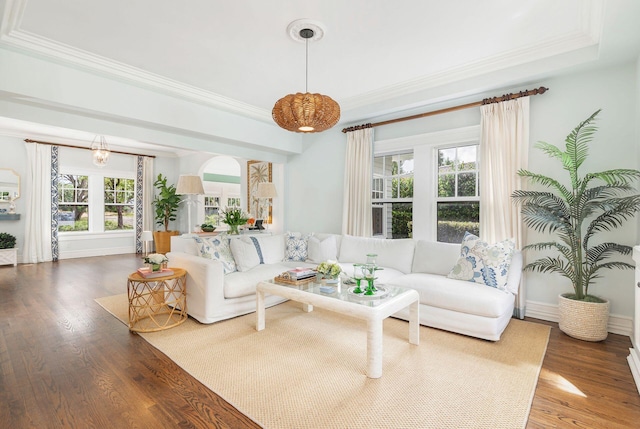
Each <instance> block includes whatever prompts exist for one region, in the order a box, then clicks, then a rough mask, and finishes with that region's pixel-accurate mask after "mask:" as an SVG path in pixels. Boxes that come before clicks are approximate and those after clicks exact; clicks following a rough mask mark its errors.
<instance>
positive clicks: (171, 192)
mask: <svg viewBox="0 0 640 429" xmlns="http://www.w3.org/2000/svg"><path fill="white" fill-rule="evenodd" d="M153 185H154V186H155V187H156V189H157V190H158V193H157V194H156V195H155V197H154V198H153V205H154V206H155V210H156V216H155V217H156V224H158V225H160V226H163V227H164V231H154V232H153V240H154V241H155V243H156V252H158V253H162V254H165V253H167V252H169V251H171V236H173V235H178V234H179V231H170V230H169V222H172V221H174V220H176V212H177V211H178V206H179V204H180V195H179V194H177V193H176V187H175V185H169V184H167V178H166V177H164V176H163V175H162V174H158V178H157V179H156V181H155V182H154V183H153Z"/></svg>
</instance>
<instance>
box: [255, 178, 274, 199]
mask: <svg viewBox="0 0 640 429" xmlns="http://www.w3.org/2000/svg"><path fill="white" fill-rule="evenodd" d="M277 196H278V193H277V192H276V185H274V184H273V183H271V182H262V183H258V190H257V191H256V197H257V198H275V197H277Z"/></svg>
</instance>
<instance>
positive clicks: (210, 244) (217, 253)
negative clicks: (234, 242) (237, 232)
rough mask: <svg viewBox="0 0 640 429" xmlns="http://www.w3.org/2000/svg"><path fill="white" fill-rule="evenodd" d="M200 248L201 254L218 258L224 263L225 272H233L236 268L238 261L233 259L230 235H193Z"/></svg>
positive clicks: (205, 256) (208, 257)
mask: <svg viewBox="0 0 640 429" xmlns="http://www.w3.org/2000/svg"><path fill="white" fill-rule="evenodd" d="M193 239H194V240H195V242H196V245H197V246H198V250H200V256H202V257H203V258H207V259H216V260H218V261H220V262H221V263H222V267H223V268H224V273H225V274H229V273H233V272H234V271H237V270H236V261H235V260H234V259H233V254H232V253H231V248H230V247H229V237H227V236H226V235H225V234H221V235H217V236H215V237H203V238H200V237H193Z"/></svg>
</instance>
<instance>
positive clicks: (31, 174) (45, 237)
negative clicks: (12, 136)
mask: <svg viewBox="0 0 640 429" xmlns="http://www.w3.org/2000/svg"><path fill="white" fill-rule="evenodd" d="M25 145H26V148H27V158H28V165H27V189H29V199H28V201H27V209H26V213H25V239H24V249H23V251H22V261H23V262H24V263H27V264H34V263H38V262H46V261H51V260H52V254H51V228H52V226H51V198H52V197H51V149H52V147H51V146H49V145H39V144H36V143H25Z"/></svg>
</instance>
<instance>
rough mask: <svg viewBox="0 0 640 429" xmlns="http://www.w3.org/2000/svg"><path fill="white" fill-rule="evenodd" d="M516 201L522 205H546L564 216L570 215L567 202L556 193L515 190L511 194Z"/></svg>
mask: <svg viewBox="0 0 640 429" xmlns="http://www.w3.org/2000/svg"><path fill="white" fill-rule="evenodd" d="M511 197H512V198H513V201H514V203H516V204H520V205H532V206H546V207H549V208H551V209H552V210H553V211H555V212H558V213H562V216H563V217H568V216H569V215H570V212H569V207H568V205H567V203H566V202H565V201H564V200H563V199H562V198H560V197H558V196H557V195H556V194H554V193H551V192H539V191H514V192H513V194H511Z"/></svg>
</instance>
